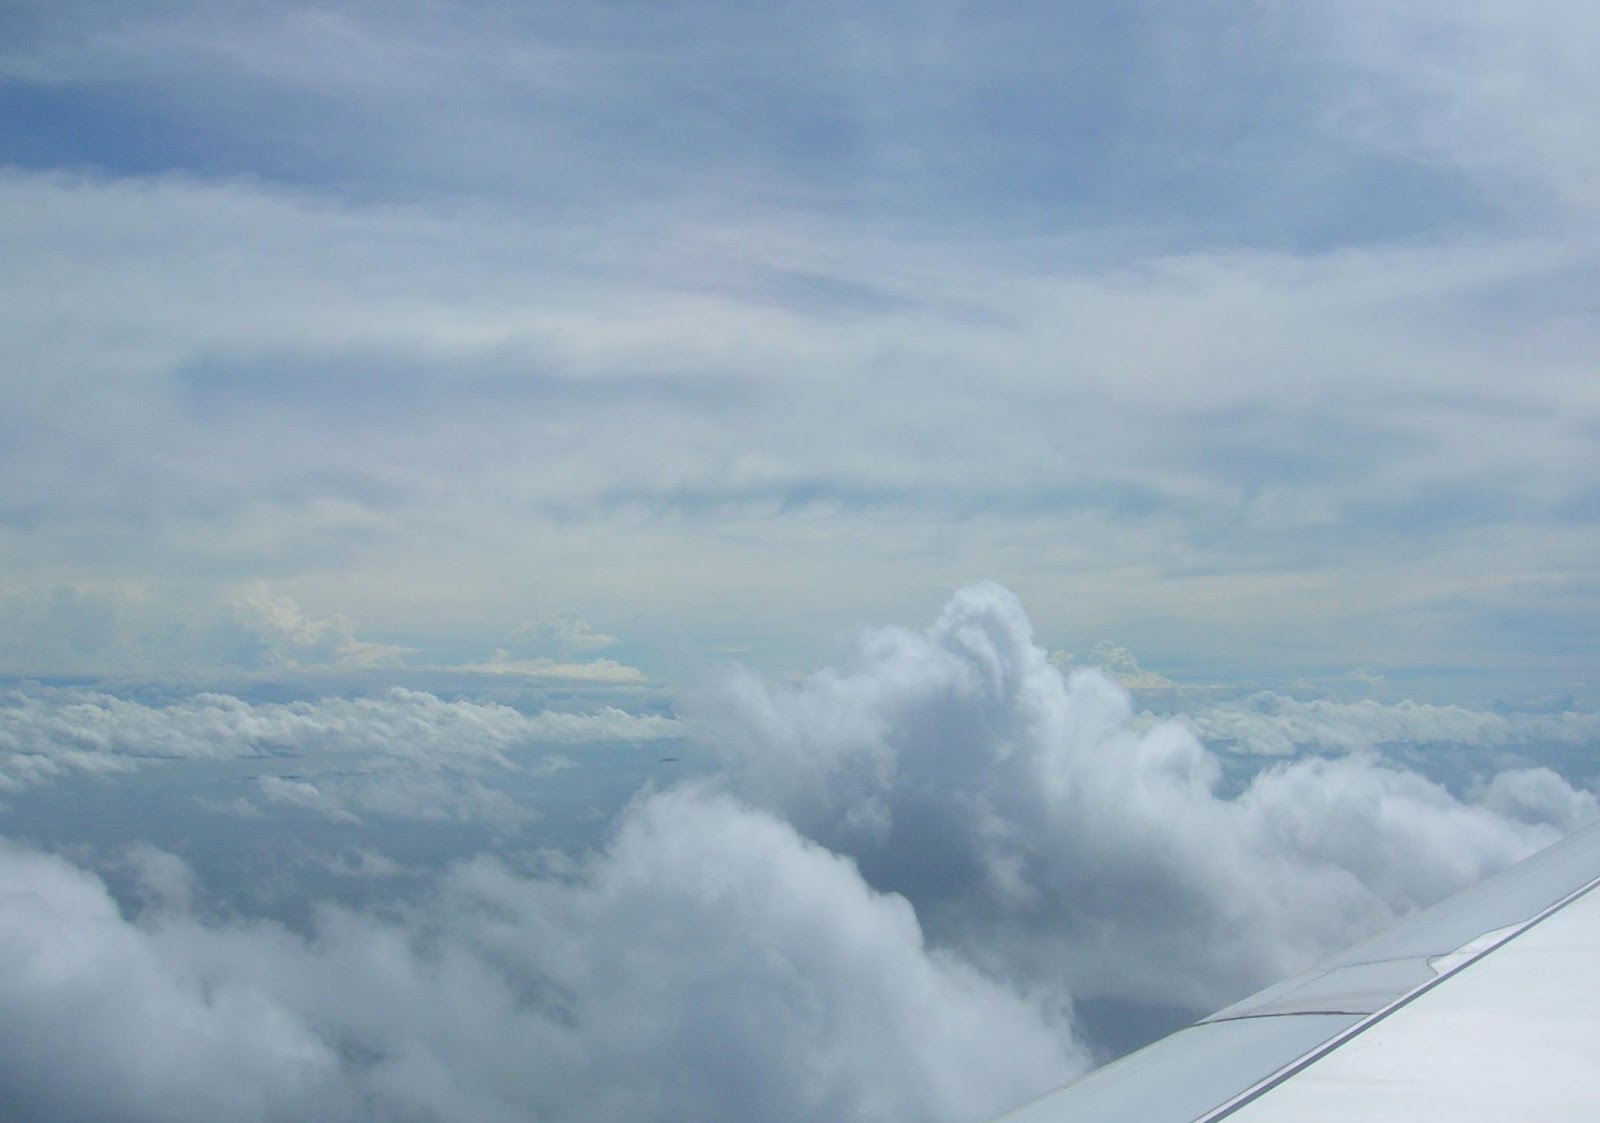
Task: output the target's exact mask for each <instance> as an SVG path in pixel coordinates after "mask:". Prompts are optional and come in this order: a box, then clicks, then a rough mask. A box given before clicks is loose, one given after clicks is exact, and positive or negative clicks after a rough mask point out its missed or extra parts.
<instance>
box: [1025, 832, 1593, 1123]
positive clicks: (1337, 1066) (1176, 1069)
mask: <svg viewBox="0 0 1600 1123" xmlns="http://www.w3.org/2000/svg"><path fill="white" fill-rule="evenodd" d="M1596 885H1600V825H1597V826H1595V827H1590V828H1588V829H1587V830H1584V831H1581V832H1579V833H1577V834H1575V835H1573V836H1571V837H1570V838H1567V839H1565V840H1563V841H1562V842H1558V843H1556V844H1555V845H1554V846H1552V847H1550V848H1549V849H1547V850H1544V851H1542V852H1540V853H1538V854H1535V855H1534V856H1533V857H1531V858H1528V859H1527V860H1526V861H1524V862H1521V863H1519V864H1518V865H1516V866H1513V867H1512V868H1511V869H1509V870H1506V871H1505V872H1504V873H1502V874H1499V875H1498V876H1496V877H1493V878H1490V879H1489V880H1488V881H1485V882H1483V883H1482V884H1481V885H1478V886H1476V887H1475V888H1473V889H1470V890H1468V891H1467V892H1465V893H1462V894H1460V895H1459V896H1456V897H1452V898H1451V899H1449V900H1447V901H1444V902H1442V903H1441V904H1438V905H1435V906H1434V907H1433V908H1431V909H1428V910H1426V911H1424V912H1420V913H1418V914H1417V915H1416V916H1413V917H1411V918H1410V919H1408V920H1406V921H1405V922H1404V923H1402V924H1401V925H1399V926H1398V927H1396V928H1394V929H1391V930H1390V931H1388V932H1386V933H1384V934H1383V935H1381V936H1378V937H1376V938H1375V939H1372V940H1369V941H1368V942H1367V943H1365V944H1362V945H1360V946H1359V947H1357V948H1355V949H1354V950H1352V951H1350V952H1347V953H1345V954H1344V955H1342V956H1339V957H1338V958H1336V959H1334V960H1332V961H1331V962H1329V963H1326V964H1324V965H1322V966H1321V967H1319V968H1317V969H1316V970H1313V971H1310V972H1308V973H1306V974H1304V975H1301V976H1299V977H1297V978H1294V979H1290V980H1288V981H1286V982H1282V983H1279V984H1277V985H1276V986H1272V987H1269V988H1268V989H1266V990H1264V991H1261V992H1260V993H1259V994H1255V995H1252V996H1251V997H1250V998H1247V999H1245V1000H1244V1001H1243V1002H1239V1003H1235V1004H1234V1005H1232V1006H1229V1007H1228V1008H1227V1009H1225V1010H1220V1011H1218V1012H1217V1013H1215V1014H1213V1015H1211V1017H1209V1018H1206V1019H1204V1020H1203V1021H1201V1022H1198V1023H1196V1024H1195V1025H1193V1026H1190V1027H1188V1028H1187V1029H1182V1030H1179V1031H1178V1032H1177V1033H1174V1034H1172V1035H1171V1036H1170V1037H1166V1038H1163V1039H1162V1040H1160V1041H1158V1042H1156V1043H1155V1044H1153V1045H1150V1046H1148V1047H1147V1048H1144V1049H1141V1050H1140V1051H1139V1052H1137V1053H1134V1054H1132V1055H1130V1056H1127V1057H1124V1058H1122V1059H1121V1060H1119V1061H1116V1062H1114V1063H1112V1064H1110V1065H1107V1066H1106V1067H1105V1068H1102V1069H1098V1070H1096V1071H1094V1072H1091V1073H1089V1074H1088V1075H1086V1076H1084V1077H1082V1078H1081V1079H1079V1080H1076V1081H1074V1082H1073V1083H1071V1084H1068V1085H1067V1086H1065V1087H1064V1088H1061V1089H1058V1090H1057V1091H1055V1092H1052V1093H1050V1094H1049V1095H1047V1096H1045V1097H1043V1098H1042V1099H1039V1100H1036V1101H1035V1102H1033V1103H1031V1104H1028V1105H1027V1106H1026V1107H1023V1108H1021V1109H1020V1110H1018V1111H1015V1112H1013V1113H1011V1114H1010V1115H1007V1116H1005V1117H1004V1123H1069V1121H1070V1123H1098V1121H1108V1120H1137V1121H1140V1123H1212V1121H1214V1120H1222V1119H1228V1120H1231V1121H1233V1123H1287V1121H1289V1120H1294V1121H1297V1123H1298V1121H1313V1123H1315V1121H1326V1123H1332V1121H1339V1123H1345V1121H1351V1120H1362V1121H1389V1120H1396V1121H1398V1120H1409V1121H1421V1123H1433V1121H1439V1123H1443V1121H1445V1120H1449V1121H1450V1123H1461V1121H1467V1123H1472V1121H1475V1120H1489V1119H1493V1120H1497V1121H1503V1120H1507V1119H1519V1118H1520V1119H1541V1120H1579V1119H1581V1120H1585V1121H1591V1120H1594V1119H1600V893H1594V892H1591V891H1592V890H1593V889H1594V888H1595V887H1596Z"/></svg>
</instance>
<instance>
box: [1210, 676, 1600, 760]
mask: <svg viewBox="0 0 1600 1123" xmlns="http://www.w3.org/2000/svg"><path fill="white" fill-rule="evenodd" d="M1187 720H1188V724H1189V726H1190V728H1192V729H1193V730H1194V731H1195V733H1196V734H1198V735H1199V737H1200V738H1201V739H1202V740H1204V741H1207V742H1212V743H1226V744H1229V745H1231V746H1233V747H1236V748H1238V749H1240V750H1242V751H1244V752H1251V753H1261V754H1264V755H1269V756H1285V755H1288V754H1291V753H1294V752H1297V751H1300V750H1303V749H1314V750H1317V751H1321V752H1362V751H1369V750H1372V749H1376V748H1379V747H1381V746H1383V745H1399V744H1409V745H1460V746H1470V747H1474V748H1508V747H1513V746H1519V745H1536V744H1541V743H1544V744H1561V745H1569V746H1582V745H1590V744H1594V743H1595V742H1597V741H1600V714H1593V713H1578V712H1566V713H1552V714H1537V713H1534V714H1528V713H1512V714H1500V713H1494V712H1491V711H1485V710H1474V709H1470V708H1468V707H1465V706H1458V705H1447V706H1438V705H1428V704H1425V703H1419V702H1411V701H1402V702H1399V703H1395V704H1393V705H1386V704H1384V703H1381V702H1376V701H1373V700H1371V699H1362V700H1360V701H1355V702H1338V701H1332V700H1329V699H1320V698H1318V699H1312V700H1310V701H1302V700H1300V699H1297V698H1291V697H1289V696H1287V695H1283V694H1277V693H1274V692H1272V691H1261V692H1259V693H1256V694H1252V695H1251V696H1250V697H1248V698H1246V699H1244V700H1242V701H1239V702H1230V703H1224V704H1220V705H1217V706H1212V707H1208V708H1205V709H1202V710H1199V711H1198V712H1196V713H1195V714H1194V715H1193V716H1192V717H1190V718H1188V719H1187Z"/></svg>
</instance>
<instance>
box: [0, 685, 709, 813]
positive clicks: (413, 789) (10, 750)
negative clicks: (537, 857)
mask: <svg viewBox="0 0 1600 1123" xmlns="http://www.w3.org/2000/svg"><path fill="white" fill-rule="evenodd" d="M680 732H681V731H680V728H679V725H678V722H677V721H676V720H675V719H673V718H670V717H664V716H662V715H659V714H633V713H628V712H627V711H624V710H621V709H618V708H616V707H614V706H603V707H600V708H599V709H597V710H594V711H592V712H588V713H576V712H564V711H555V710H546V711H543V712H540V713H535V714H524V713H522V712H520V711H518V710H515V709H512V708H511V707H509V706H504V705H500V704H497V703H493V702H483V701H470V700H465V699H458V700H454V701H445V700H443V699H440V698H438V697H436V696H435V695H433V694H429V693H426V692H423V691H415V690H404V689H401V688H393V689H391V690H389V691H387V692H386V693H384V694H383V695H381V696H379V697H375V698H322V699H319V700H316V701H300V702H255V703H252V702H247V701H245V700H243V699H240V698H236V697H233V696H232V695H227V694H215V693H208V694H198V695H195V696H194V697H192V698H187V699H184V700H182V701H178V702H172V703H169V704H166V705H151V704H147V703H144V702H140V701H135V700H130V699H127V698H120V697H117V696H115V695H112V694H108V693H105V692H102V691H94V690H84V689H50V688H45V687H27V688H19V689H15V690H11V691H7V692H3V693H0V790H14V791H21V790H24V789H26V788H30V787H33V786H36V785H38V784H42V783H48V782H50V781H52V780H55V779H59V778H61V777H63V776H66V775H69V774H74V773H78V774H109V773H115V772H126V771H130V770H132V769H134V768H138V767H148V766H150V765H151V764H153V763H154V762H158V761H162V760H172V759H183V760H225V759H238V758H246V757H295V758H297V759H298V760H299V762H300V763H299V765H298V767H299V769H300V774H297V775H293V776H273V775H268V776H262V777H260V778H259V779H258V780H257V785H256V786H257V794H259V795H260V796H261V797H262V798H265V799H267V800H270V801H272V802H274V803H277V804H280V805H287V806H296V807H300V808H302V809H305V810H311V811H315V812H317V813H318V814H321V815H325V816H327V817H329V818H332V819H336V820H340V821H344V822H357V821H361V820H363V819H364V818H365V817H367V816H372V815H380V816H392V817H402V818H413V819H447V820H454V821H457V822H477V823H485V824H489V825H492V826H495V827H497V828H501V829H510V828H512V827H515V826H517V825H519V824H521V823H523V822H526V821H527V820H528V818H529V816H530V814H531V812H530V811H529V810H528V809H527V808H525V807H523V806H521V805H519V804H518V803H517V802H516V801H515V800H513V799H512V798H511V797H509V796H508V795H506V794H505V792H503V791H501V790H499V789H498V787H497V786H496V785H495V784H494V783H493V782H492V781H493V778H494V777H495V776H497V775H498V776H504V775H505V774H508V773H512V772H535V773H536V772H539V771H541V770H544V769H546V768H547V767H548V754H547V753H544V752H541V753H540V755H539V757H538V758H537V759H532V758H530V755H529V754H530V753H531V752H533V751H535V750H538V749H539V748H540V747H541V746H542V747H545V748H548V746H550V745H551V744H561V745H579V744H583V743H593V742H598V741H626V742H642V741H654V740H660V739H662V738H670V737H675V736H678V735H679V734H680ZM252 806H253V805H251V804H249V803H248V802H246V803H243V804H240V803H238V802H237V801H235V802H234V803H232V804H230V805H227V806H226V807H225V808H224V809H225V810H227V811H229V812H232V813H244V814H250V813H252Z"/></svg>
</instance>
